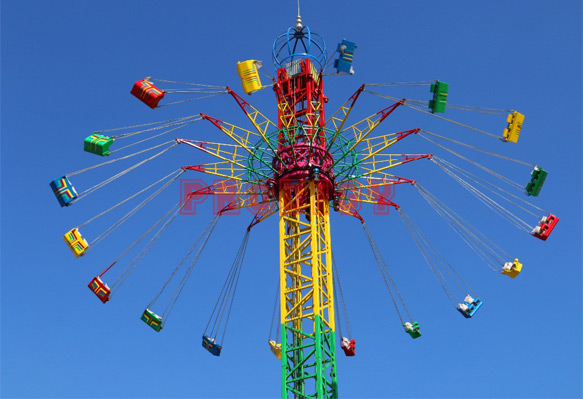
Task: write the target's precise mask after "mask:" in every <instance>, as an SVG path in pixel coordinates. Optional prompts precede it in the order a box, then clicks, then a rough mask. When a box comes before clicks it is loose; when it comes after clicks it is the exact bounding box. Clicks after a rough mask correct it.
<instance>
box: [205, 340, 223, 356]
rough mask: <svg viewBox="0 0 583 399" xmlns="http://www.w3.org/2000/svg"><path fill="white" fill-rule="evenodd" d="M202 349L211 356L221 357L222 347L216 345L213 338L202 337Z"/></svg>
mask: <svg viewBox="0 0 583 399" xmlns="http://www.w3.org/2000/svg"><path fill="white" fill-rule="evenodd" d="M202 347H203V348H205V349H206V350H207V351H209V352H210V353H211V355H213V356H221V349H223V347H222V346H221V345H218V344H217V343H216V341H215V339H214V338H211V337H209V336H207V335H203V336H202Z"/></svg>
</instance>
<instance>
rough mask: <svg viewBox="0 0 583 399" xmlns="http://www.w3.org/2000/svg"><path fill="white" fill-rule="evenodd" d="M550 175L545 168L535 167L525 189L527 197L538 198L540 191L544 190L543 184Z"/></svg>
mask: <svg viewBox="0 0 583 399" xmlns="http://www.w3.org/2000/svg"><path fill="white" fill-rule="evenodd" d="M548 174H549V172H547V171H546V170H544V169H543V168H539V167H538V166H535V167H534V169H533V170H532V172H530V175H531V178H530V181H529V182H528V184H527V185H526V187H525V190H526V193H527V195H532V196H533V197H537V196H538V195H539V194H540V190H541V189H542V188H543V184H544V182H545V180H546V178H547V175H548Z"/></svg>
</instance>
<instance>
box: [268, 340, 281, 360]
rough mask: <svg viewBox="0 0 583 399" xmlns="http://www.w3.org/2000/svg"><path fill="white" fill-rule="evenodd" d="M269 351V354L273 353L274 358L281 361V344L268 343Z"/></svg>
mask: <svg viewBox="0 0 583 399" xmlns="http://www.w3.org/2000/svg"><path fill="white" fill-rule="evenodd" d="M269 349H271V353H273V354H274V355H275V357H276V358H278V359H281V344H278V343H277V342H275V341H269Z"/></svg>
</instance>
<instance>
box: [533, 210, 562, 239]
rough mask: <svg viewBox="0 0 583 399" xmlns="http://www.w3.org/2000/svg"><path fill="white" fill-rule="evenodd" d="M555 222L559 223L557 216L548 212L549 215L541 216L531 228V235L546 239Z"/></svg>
mask: <svg viewBox="0 0 583 399" xmlns="http://www.w3.org/2000/svg"><path fill="white" fill-rule="evenodd" d="M557 223H559V218H558V217H556V216H555V215H553V214H550V215H549V216H543V217H542V219H541V220H540V222H539V224H538V226H536V227H535V228H534V229H533V230H532V235H533V236H535V237H536V238H540V239H541V240H543V241H546V240H547V238H549V235H550V234H551V231H553V229H554V228H555V226H556V225H557Z"/></svg>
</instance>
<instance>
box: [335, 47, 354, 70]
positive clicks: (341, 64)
mask: <svg viewBox="0 0 583 399" xmlns="http://www.w3.org/2000/svg"><path fill="white" fill-rule="evenodd" d="M354 50H356V43H354V42H350V41H348V40H346V39H342V42H341V43H339V44H338V48H337V49H336V51H338V54H340V55H339V57H338V59H337V60H334V68H336V72H337V73H340V72H344V73H349V74H351V75H353V74H354V68H352V61H353V58H354Z"/></svg>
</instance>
